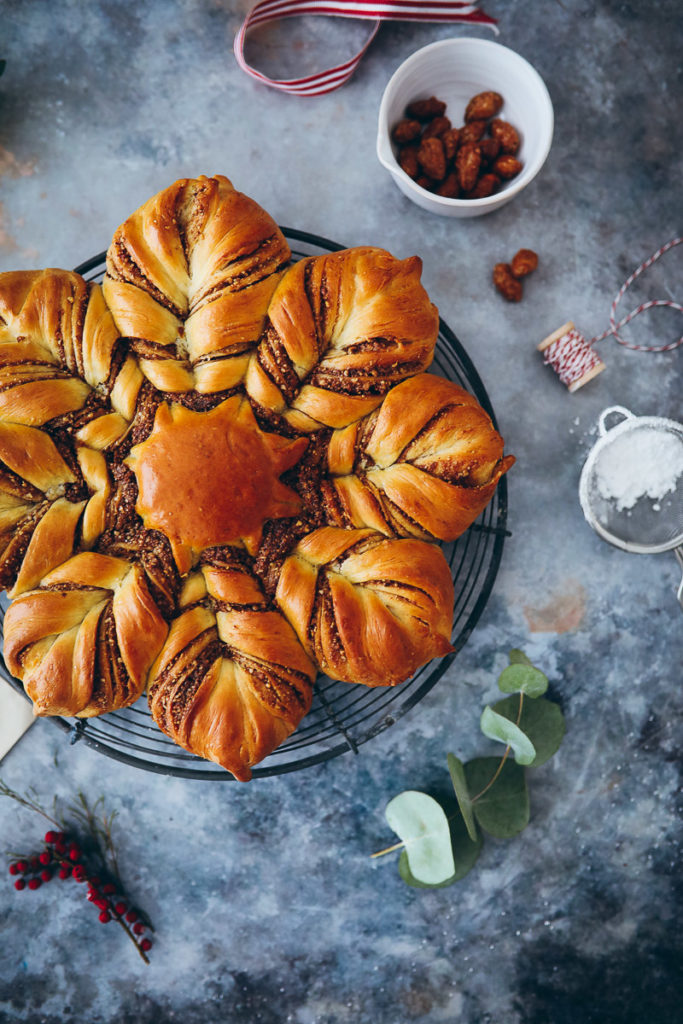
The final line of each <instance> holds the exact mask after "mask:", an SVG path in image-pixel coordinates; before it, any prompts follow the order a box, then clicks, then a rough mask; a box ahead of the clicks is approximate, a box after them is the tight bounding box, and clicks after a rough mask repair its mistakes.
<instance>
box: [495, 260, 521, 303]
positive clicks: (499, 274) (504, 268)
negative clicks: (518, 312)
mask: <svg viewBox="0 0 683 1024" xmlns="http://www.w3.org/2000/svg"><path fill="white" fill-rule="evenodd" d="M493 283H494V285H495V286H496V288H497V289H498V291H499V292H500V294H501V295H502V296H503V298H504V299H507V301H508V302H520V301H521V298H522V282H521V281H518V280H517V278H516V277H515V276H514V275H513V273H512V270H511V269H510V264H509V263H496V265H495V267H494V268H493Z"/></svg>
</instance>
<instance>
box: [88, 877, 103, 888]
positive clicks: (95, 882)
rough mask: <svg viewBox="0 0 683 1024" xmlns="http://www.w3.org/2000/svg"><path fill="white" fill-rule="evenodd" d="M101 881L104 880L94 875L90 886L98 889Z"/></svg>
mask: <svg viewBox="0 0 683 1024" xmlns="http://www.w3.org/2000/svg"><path fill="white" fill-rule="evenodd" d="M101 881H102V879H101V878H100V877H99V876H98V875H93V876H92V878H91V879H90V884H91V885H92V886H95V887H97V886H98V885H99V884H100V882H101Z"/></svg>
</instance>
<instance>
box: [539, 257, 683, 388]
mask: <svg viewBox="0 0 683 1024" xmlns="http://www.w3.org/2000/svg"><path fill="white" fill-rule="evenodd" d="M681 242H683V238H672V239H671V241H670V242H667V243H666V245H663V246H662V247H661V248H660V249H657V251H656V252H654V253H653V254H652V256H650V258H649V259H647V260H645V261H644V263H641V264H640V266H639V267H637V268H636V269H635V270H634V271H633V273H632V274H631V276H630V277H628V278H627V279H626V280H625V281H624V283H623V285H622V286H621V288H620V289H619V291H618V292H617V295H616V298H615V299H614V302H613V303H612V309H611V311H610V318H609V322H610V326H609V327H608V329H607V330H606V331H603V332H602V334H598V335H596V337H594V338H591V339H590V341H587V340H586V338H585V337H584V336H583V334H582V333H581V331H579V330H577V328H576V327H575V326H574V324H573V323H572V321H571V320H569V321H568V322H567V323H566V324H563V325H562V327H558V329H557V330H556V331H553V333H552V334H549V335H548V337H547V338H544V339H543V341H542V342H541V343H540V345H538V346H537V348H538V351H539V352H542V353H543V362H544V363H545V364H546V366H551V367H552V368H553V370H554V371H555V373H556V374H557V376H558V377H559V378H560V380H561V381H562V383H563V384H564V385H566V387H567V388H568V389H569V391H577V390H578V389H579V388H582V387H583V386H584V384H587V383H588V381H589V380H592V379H593V377H597V375H598V374H599V373H602V371H603V370H604V369H605V364H604V363H603V361H602V359H601V358H600V356H599V355H598V354H597V352H596V351H595V349H594V348H593V346H594V345H595V344H597V342H599V341H602V340H603V339H604V338H609V337H613V338H614V339H615V341H617V342H618V343H619V344H620V345H624V347H625V348H630V349H634V350H635V351H636V352H670V351H671V350H672V349H675V348H678V346H679V345H681V344H683V335H681V337H680V338H679V339H678V341H672V342H671V343H670V344H668V345H637V344H635V343H634V342H632V341H627V340H626V339H625V338H622V337H621V335H620V334H619V331H620V330H621V328H622V327H625V326H626V324H628V323H630V322H631V320H633V319H634V317H636V316H638V315H639V314H640V313H644V312H645V310H646V309H652V308H653V307H654V306H668V308H669V309H677V310H678V311H679V313H683V306H681V305H679V303H678V302H673V301H672V300H671V299H651V300H650V301H649V302H643V303H641V304H640V305H639V306H636V308H635V309H632V310H631V312H630V313H629V314H628V315H627V316H625V317H622V319H621V320H619V321H617V306H618V305H619V302H620V301H621V299H622V297H623V295H624V293H625V292H626V291H627V289H628V288H630V286H631V285H632V284H633V282H634V281H635V280H636V278H637V277H640V275H641V274H642V273H643V271H645V270H647V268H648V267H650V266H652V264H653V263H654V262H655V261H656V260H658V259H659V258H660V256H663V255H664V253H665V252H668V251H669V249H673V247H674V246H675V245H680V243H681Z"/></svg>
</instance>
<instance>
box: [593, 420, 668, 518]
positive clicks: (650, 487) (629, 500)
mask: <svg viewBox="0 0 683 1024" xmlns="http://www.w3.org/2000/svg"><path fill="white" fill-rule="evenodd" d="M681 476H683V440H681V437H680V436H678V435H677V434H674V433H672V432H668V431H663V430H653V429H647V428H640V429H636V430H629V431H626V432H625V433H623V434H621V436H619V437H615V438H614V440H613V441H612V443H611V444H609V445H608V446H607V448H606V449H605V450H604V452H603V453H601V458H599V459H598V461H597V464H596V467H595V483H596V484H597V488H598V491H599V492H600V495H601V496H602V497H603V498H604V499H605V500H607V501H613V502H615V503H616V507H617V509H618V510H619V511H623V510H625V509H630V508H633V506H634V505H635V504H636V502H637V501H638V500H639V499H640V498H645V497H647V498H651V499H652V500H653V501H655V502H658V501H660V500H661V499H662V498H664V497H665V495H667V494H670V493H672V492H673V491H675V490H676V484H677V482H678V479H679V478H680V477H681ZM653 508H654V510H655V511H657V510H658V506H656V505H655V506H653Z"/></svg>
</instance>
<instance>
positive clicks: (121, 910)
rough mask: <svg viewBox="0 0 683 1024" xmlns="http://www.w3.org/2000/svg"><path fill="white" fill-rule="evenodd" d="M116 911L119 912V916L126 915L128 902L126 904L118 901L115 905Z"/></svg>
mask: <svg viewBox="0 0 683 1024" xmlns="http://www.w3.org/2000/svg"><path fill="white" fill-rule="evenodd" d="M114 912H115V913H116V914H117V915H118V916H119V917H123V915H124V914H125V912H126V904H125V903H117V904H116V905H115V907H114Z"/></svg>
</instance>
